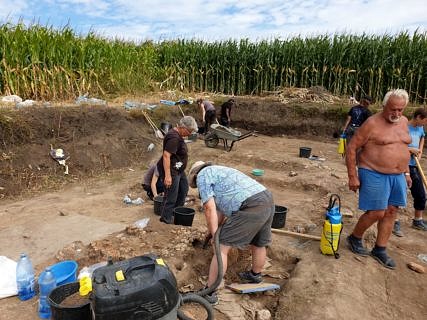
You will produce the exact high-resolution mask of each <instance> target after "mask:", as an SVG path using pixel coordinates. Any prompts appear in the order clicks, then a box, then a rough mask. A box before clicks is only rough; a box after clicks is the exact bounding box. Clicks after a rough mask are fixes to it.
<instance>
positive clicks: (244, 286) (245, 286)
mask: <svg viewBox="0 0 427 320" xmlns="http://www.w3.org/2000/svg"><path fill="white" fill-rule="evenodd" d="M227 288H229V289H230V290H232V291H234V292H237V293H252V292H262V291H268V290H277V289H280V286H279V285H278V284H275V283H268V282H261V283H232V284H229V285H227Z"/></svg>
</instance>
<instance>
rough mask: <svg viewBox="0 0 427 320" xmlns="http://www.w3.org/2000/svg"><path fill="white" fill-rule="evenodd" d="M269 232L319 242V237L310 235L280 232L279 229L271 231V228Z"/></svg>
mask: <svg viewBox="0 0 427 320" xmlns="http://www.w3.org/2000/svg"><path fill="white" fill-rule="evenodd" d="M271 231H272V232H274V233H279V234H283V235H286V236H290V237H295V238H304V239H308V240H317V241H320V237H319V236H313V235H311V234H305V233H298V232H292V231H287V230H280V229H273V228H271Z"/></svg>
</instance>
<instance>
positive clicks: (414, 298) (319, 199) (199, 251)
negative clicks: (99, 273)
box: [0, 98, 427, 320]
mask: <svg viewBox="0 0 427 320" xmlns="http://www.w3.org/2000/svg"><path fill="white" fill-rule="evenodd" d="M337 108H338V109H334V108H332V107H331V108H327V107H326V106H323V105H320V106H319V105H309V106H301V111H298V109H292V108H290V107H287V106H285V105H283V104H280V103H279V102H275V101H272V100H271V99H270V100H268V99H267V98H259V99H253V98H246V99H244V98H242V99H241V101H239V105H238V107H237V108H236V110H235V117H233V119H235V123H234V124H233V125H236V126H238V127H239V129H241V130H245V129H247V130H257V131H259V135H258V137H250V138H248V139H245V140H242V141H239V142H237V143H236V144H235V146H234V147H233V150H232V151H231V152H226V151H224V150H223V149H222V148H221V145H218V147H217V148H207V147H205V145H204V142H203V141H202V140H198V141H196V142H194V143H190V144H188V147H189V154H190V162H194V161H196V160H211V161H212V160H213V161H215V162H216V163H218V164H224V165H228V166H232V167H235V168H237V169H239V170H241V171H242V172H245V173H247V174H248V175H250V174H251V173H250V172H251V171H252V169H253V168H255V167H257V168H262V169H264V170H265V174H264V176H262V177H256V179H257V180H258V181H260V182H261V183H263V184H264V185H266V186H267V187H268V188H269V189H270V190H271V191H272V192H273V195H274V199H275V202H276V204H278V205H281V206H285V207H287V208H288V214H287V218H286V226H285V229H287V230H292V231H299V232H307V233H310V234H313V235H320V233H321V228H322V222H323V219H324V218H323V214H324V211H325V207H326V205H327V202H328V199H329V195H330V194H331V193H338V194H340V196H341V199H342V203H343V210H347V211H351V212H353V213H354V217H353V218H345V219H344V231H343V237H342V239H341V240H342V241H341V247H340V253H341V258H340V259H339V260H336V259H334V258H333V257H326V256H323V255H321V254H320V252H319V243H318V242H316V241H307V240H301V239H297V238H291V237H287V236H283V235H279V234H274V237H273V244H272V246H271V247H270V248H269V249H268V258H269V260H268V263H267V265H266V266H265V270H264V271H263V273H264V274H265V281H268V282H273V283H277V284H279V285H280V286H281V290H279V291H277V292H266V293H257V294H251V295H247V294H244V295H238V294H235V293H232V292H231V291H230V290H228V289H226V288H221V289H220V291H219V297H220V304H219V305H218V306H216V307H215V314H216V319H224V320H225V319H257V317H259V316H260V314H261V313H262V314H266V313H269V314H271V318H272V319H337V318H339V317H344V318H345V319H360V318H365V319H372V320H374V319H385V318H388V319H424V318H425V317H426V315H427V303H426V302H424V301H423V299H420V297H424V296H425V295H426V289H425V288H426V286H427V280H426V276H425V274H418V273H415V272H413V271H411V270H409V269H408V268H407V267H406V263H407V262H410V261H413V262H419V263H422V262H420V261H419V260H418V259H417V255H418V254H419V253H427V244H426V242H425V241H424V240H425V235H424V234H423V233H422V232H421V231H416V230H413V229H411V228H409V226H410V222H411V217H412V212H413V211H412V210H413V208H412V206H411V205H410V206H409V207H408V208H407V209H405V210H402V212H401V220H402V224H403V232H404V233H405V237H404V238H394V237H392V238H391V241H390V245H389V251H390V254H391V255H392V256H393V258H395V260H396V262H397V264H398V268H397V270H395V271H390V270H386V269H384V268H383V267H381V266H380V265H379V264H378V263H377V262H376V261H374V260H373V259H372V258H369V257H368V258H355V257H354V255H353V254H352V253H350V252H349V251H348V250H347V249H346V248H345V245H344V239H345V236H346V235H347V234H348V233H349V232H350V231H351V229H352V226H353V224H354V223H355V222H356V221H357V218H358V216H359V215H360V214H361V212H359V211H358V210H357V196H356V195H355V194H354V193H352V192H350V191H348V187H347V185H346V182H347V180H346V179H347V175H346V169H345V166H344V163H343V160H342V159H341V157H340V156H339V155H338V154H337V153H336V147H337V144H336V141H335V140H332V139H331V138H330V137H331V135H332V133H333V132H332V131H333V128H335V127H339V126H340V125H341V121H343V118H340V117H339V116H338V114H339V111H337V112H336V117H335V118H334V116H333V114H335V113H334V112H335V111H334V112H333V111H331V110H339V107H337ZM163 110H164V109H161V110H159V113H156V114H154V115H153V118H154V119H155V121H157V122H159V121H160V120H162V118H163V119H167V120H168V121H170V122H171V123H174V121H176V120H177V119H178V118H179V110H173V111H172V112H169V113H162V112H164V111H163ZM315 110H317V111H316V112H315ZM184 112H186V113H188V114H194V115H195V116H197V117H198V118H199V117H200V116H199V114H198V111H197V109H196V108H195V106H192V105H190V106H185V108H184ZM0 117H2V118H1V119H2V120H1V123H2V124H3V123H4V121H6V122H8V123H9V124H10V126H9V127H5V126H3V125H2V127H1V136H0V138H1V139H2V141H1V147H0V151H1V152H0V153H1V154H2V155H1V157H0V186H1V187H2V188H1V190H0V193H1V194H2V195H3V198H4V199H3V200H2V203H1V204H0V218H1V219H2V224H1V227H0V252H1V254H2V255H6V256H8V257H10V258H12V259H15V260H16V259H17V258H18V256H19V253H20V252H21V251H26V252H27V253H29V255H30V257H31V258H32V260H33V262H34V264H35V266H36V270H37V271H38V272H40V271H42V270H43V268H44V267H46V266H47V265H49V264H51V263H53V262H55V261H57V260H63V259H75V260H77V262H78V263H79V266H80V268H81V267H83V266H86V265H90V264H93V263H97V262H101V261H106V260H107V258H108V257H112V258H113V259H114V260H122V259H127V258H130V257H134V256H137V255H142V254H147V253H156V254H157V255H159V256H161V257H162V258H164V259H165V261H166V263H167V264H168V266H169V267H170V269H171V270H172V272H173V273H174V274H175V276H176V278H177V281H178V287H179V289H180V291H182V292H188V291H197V290H199V289H200V288H202V287H203V285H204V283H205V281H206V276H207V272H208V265H209V263H210V259H211V257H212V251H211V250H212V249H211V248H207V249H203V248H202V247H201V243H203V240H204V236H205V233H206V230H207V229H206V225H205V219H204V216H203V213H201V212H200V211H199V208H200V203H199V201H198V200H197V194H196V190H190V195H191V196H193V197H195V198H196V201H195V202H194V203H192V204H191V205H190V206H191V207H192V208H194V209H195V210H196V215H195V219H194V222H193V226H192V227H182V226H175V225H164V224H162V223H160V222H159V221H158V216H156V215H155V214H154V213H153V202H151V201H149V200H148V199H147V197H146V196H145V194H144V193H143V190H142V188H141V185H140V182H141V179H142V175H143V173H144V171H145V169H146V167H147V165H148V163H149V162H150V161H153V160H156V159H158V158H159V157H160V154H161V140H155V138H154V135H153V131H152V130H151V129H150V128H149V126H148V125H147V124H146V123H145V121H144V120H143V118H142V117H139V116H138V113H133V114H131V113H127V112H125V111H124V110H122V109H121V108H115V107H111V108H103V107H96V108H87V107H85V108H81V107H70V108H68V107H67V108H65V107H64V108H45V109H26V110H23V111H4V110H2V112H1V113H0ZM165 117H167V118H165ZM23 119H24V120H25V122H24V123H22V120H23ZM11 123H13V125H12V124H11ZM11 133H12V134H11ZM267 134H271V135H273V136H268V135H267ZM303 134H304V135H307V137H308V139H307V138H306V139H299V138H297V137H296V136H297V135H303ZM312 134H316V135H317V136H313V135H312ZM322 135H324V136H322ZM152 142H153V143H155V148H154V150H153V151H151V152H149V151H147V146H148V145H149V144H150V143H152ZM50 144H52V145H53V146H54V147H55V148H63V149H64V150H65V151H66V152H68V153H69V154H70V159H69V161H68V164H69V167H70V175H69V176H64V174H63V169H62V167H60V166H59V165H58V164H57V163H56V162H55V161H53V160H52V159H51V158H50V156H49V150H50ZM301 146H308V147H311V148H312V154H315V155H318V156H321V157H323V158H325V159H326V160H325V161H313V160H308V159H304V158H299V157H298V153H299V148H300V147H301ZM422 164H423V165H425V159H422ZM125 194H130V195H131V197H132V198H135V197H137V196H142V197H143V198H144V200H145V203H144V204H143V205H141V206H129V205H126V204H124V203H123V202H122V199H123V196H124V195H125ZM17 196H19V197H17ZM142 218H150V221H149V224H148V226H147V227H145V228H144V229H143V230H141V229H138V228H136V227H135V226H133V223H134V222H135V221H137V220H140V219H142ZM375 233H376V231H375V229H374V228H372V230H369V232H368V234H367V237H366V240H367V244H368V245H370V246H371V245H372V243H373V239H374V238H375ZM249 265H250V255H249V252H248V251H246V250H233V251H232V252H231V255H230V258H229V269H228V271H227V274H226V275H225V278H224V284H229V283H232V282H236V281H238V278H237V275H236V273H237V272H239V271H241V270H244V269H245V268H247V267H248V266H249ZM36 305H37V301H36V299H32V300H30V301H27V302H20V301H18V299H16V297H12V298H8V299H2V300H0V312H1V314H2V315H3V316H4V317H5V319H13V318H17V319H18V318H19V319H22V320H30V319H34V318H35V317H36ZM185 308H186V312H187V313H188V314H189V315H192V316H193V317H194V318H195V319H200V318H201V317H202V316H203V310H201V309H200V308H198V307H196V306H194V305H188V306H185Z"/></svg>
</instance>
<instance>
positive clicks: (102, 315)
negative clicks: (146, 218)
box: [91, 254, 179, 320]
mask: <svg viewBox="0 0 427 320" xmlns="http://www.w3.org/2000/svg"><path fill="white" fill-rule="evenodd" d="M120 274H123V279H120V277H119V278H118V275H120ZM92 280H93V282H92V287H93V291H92V296H91V306H92V310H93V314H94V316H95V319H96V320H130V319H132V320H154V319H162V320H169V319H170V320H176V318H177V309H178V306H179V293H178V289H177V284H176V279H175V277H174V275H173V274H172V272H171V271H170V270H169V268H168V267H167V266H166V265H165V263H164V262H163V260H162V259H158V258H157V256H155V255H153V254H151V255H145V256H140V257H135V258H131V259H128V260H123V261H119V262H116V263H112V264H108V265H106V266H104V267H100V268H98V269H96V270H95V271H94V273H93V276H92Z"/></svg>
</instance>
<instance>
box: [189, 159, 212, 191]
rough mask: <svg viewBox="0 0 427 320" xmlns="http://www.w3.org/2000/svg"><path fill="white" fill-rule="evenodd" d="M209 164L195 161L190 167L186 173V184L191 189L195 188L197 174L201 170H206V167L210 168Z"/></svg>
mask: <svg viewBox="0 0 427 320" xmlns="http://www.w3.org/2000/svg"><path fill="white" fill-rule="evenodd" d="M211 165H212V163H211V162H204V161H196V162H194V164H193V165H192V166H191V168H190V171H189V173H188V184H189V185H190V187H192V188H197V181H196V179H197V174H198V173H199V172H200V170H202V169H203V168H206V167H207V166H211Z"/></svg>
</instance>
